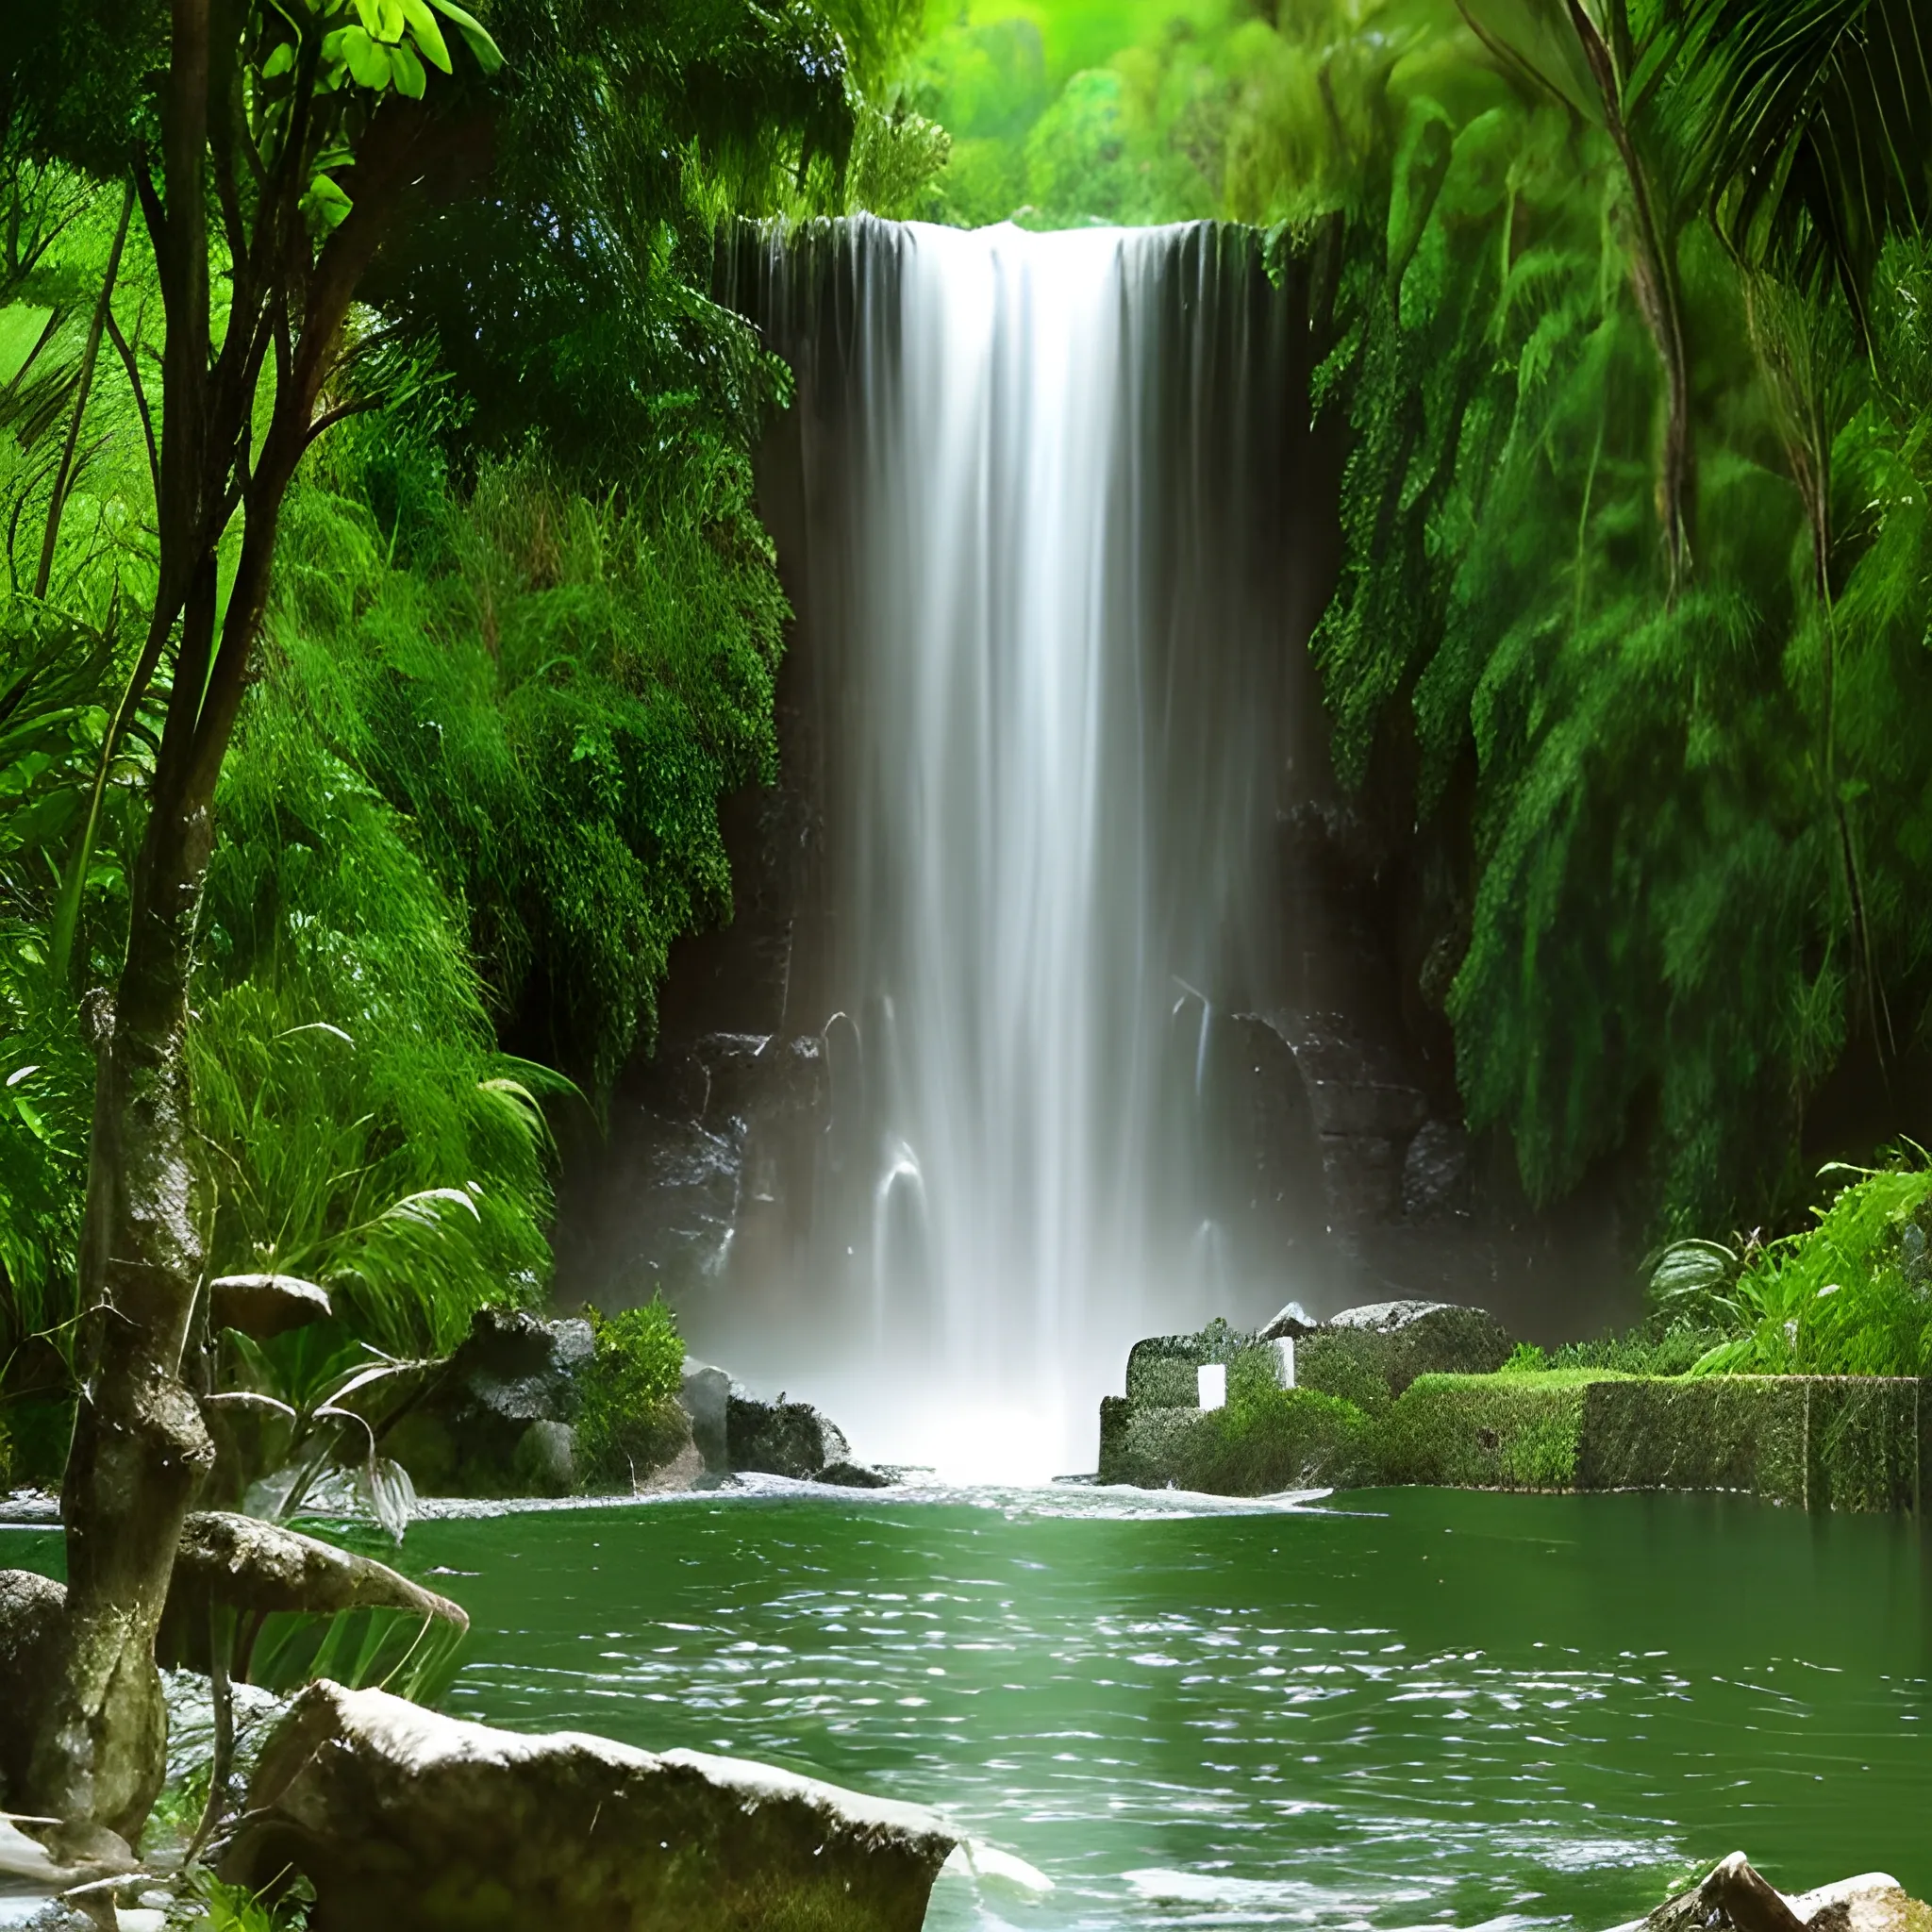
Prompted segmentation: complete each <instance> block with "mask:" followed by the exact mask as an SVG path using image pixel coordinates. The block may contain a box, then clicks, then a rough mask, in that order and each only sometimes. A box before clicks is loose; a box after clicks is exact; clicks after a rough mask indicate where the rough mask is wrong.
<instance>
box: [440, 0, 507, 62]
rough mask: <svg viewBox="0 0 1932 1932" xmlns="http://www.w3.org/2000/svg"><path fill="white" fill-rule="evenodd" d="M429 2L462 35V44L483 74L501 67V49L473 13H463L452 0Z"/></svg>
mask: <svg viewBox="0 0 1932 1932" xmlns="http://www.w3.org/2000/svg"><path fill="white" fill-rule="evenodd" d="M429 4H430V5H431V6H432V7H434V8H436V10H437V12H439V13H440V14H441V15H442V17H443V18H444V19H445V20H447V21H450V22H452V23H453V24H454V25H455V27H456V30H457V31H458V33H459V34H461V35H462V37H463V42H464V44H465V45H466V46H467V47H468V48H469V50H470V52H471V53H472V54H473V55H474V56H475V60H476V65H477V66H478V67H480V68H481V69H482V70H483V72H484V73H485V74H494V73H496V72H497V71H498V70H499V69H500V68H501V67H502V65H503V49H502V48H500V47H499V46H498V45H497V44H496V42H494V41H492V40H491V38H490V35H489V32H488V30H487V29H486V28H485V27H484V25H483V23H482V22H481V21H479V20H478V19H477V18H476V17H475V14H472V13H465V12H464V11H463V9H462V8H460V7H458V6H456V5H455V4H454V0H429Z"/></svg>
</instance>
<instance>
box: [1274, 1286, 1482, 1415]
mask: <svg viewBox="0 0 1932 1932" xmlns="http://www.w3.org/2000/svg"><path fill="white" fill-rule="evenodd" d="M1514 1347H1515V1343H1514V1341H1512V1340H1511V1339H1510V1337H1509V1335H1508V1333H1507V1331H1506V1330H1505V1328H1504V1326H1503V1324H1501V1323H1500V1322H1499V1321H1497V1320H1496V1318H1495V1317H1494V1316H1493V1315H1491V1313H1489V1312H1488V1310H1487V1309H1484V1308H1465V1307H1460V1306H1458V1305H1457V1303H1454V1302H1424V1301H1405V1302H1372V1303H1370V1304H1369V1305H1368V1306H1366V1307H1359V1308H1346V1309H1344V1310H1343V1311H1342V1312H1341V1314H1339V1315H1336V1316H1333V1317H1331V1318H1330V1319H1329V1320H1328V1321H1327V1322H1325V1323H1324V1324H1322V1325H1321V1326H1320V1327H1319V1328H1317V1329H1315V1330H1313V1331H1312V1332H1311V1333H1309V1334H1307V1335H1306V1336H1304V1337H1302V1338H1301V1339H1300V1340H1299V1341H1297V1343H1296V1345H1295V1379H1296V1380H1297V1381H1298V1382H1299V1383H1300V1384H1301V1385H1302V1387H1303V1388H1305V1389H1317V1390H1320V1391H1323V1393H1324V1394H1328V1395H1340V1396H1343V1397H1345V1398H1347V1400H1349V1401H1351V1402H1354V1403H1357V1405H1359V1406H1360V1407H1364V1408H1369V1409H1374V1408H1379V1407H1386V1406H1387V1405H1388V1404H1389V1403H1390V1402H1391V1401H1392V1400H1393V1399H1394V1398H1395V1397H1396V1396H1398V1395H1400V1394H1401V1393H1402V1391H1404V1390H1405V1389H1407V1387H1408V1385H1409V1384H1410V1383H1411V1382H1413V1381H1414V1380H1415V1378H1416V1377H1417V1376H1418V1375H1429V1374H1452V1375H1486V1374H1491V1373H1492V1372H1493V1371H1495V1370H1497V1369H1500V1368H1501V1367H1502V1366H1503V1364H1504V1363H1505V1362H1506V1361H1507V1360H1508V1359H1509V1356H1510V1353H1511V1351H1512V1350H1513V1349H1514Z"/></svg>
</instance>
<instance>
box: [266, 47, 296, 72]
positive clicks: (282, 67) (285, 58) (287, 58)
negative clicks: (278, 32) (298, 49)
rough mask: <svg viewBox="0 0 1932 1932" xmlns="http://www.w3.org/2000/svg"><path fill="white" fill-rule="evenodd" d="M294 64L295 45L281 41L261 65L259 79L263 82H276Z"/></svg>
mask: <svg viewBox="0 0 1932 1932" xmlns="http://www.w3.org/2000/svg"><path fill="white" fill-rule="evenodd" d="M294 64H295V43H294V42H292V41H281V42H277V43H276V45H275V51H274V52H273V53H272V54H270V56H269V57H268V58H267V59H266V60H264V61H263V62H262V63H261V77H262V79H264V80H277V79H279V78H280V77H281V76H282V75H285V74H286V73H288V71H289V70H290V68H291V67H292V66H294Z"/></svg>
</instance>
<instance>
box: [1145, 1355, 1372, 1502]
mask: <svg viewBox="0 0 1932 1932" xmlns="http://www.w3.org/2000/svg"><path fill="white" fill-rule="evenodd" d="M1374 1459H1375V1458H1374V1442H1373V1425H1372V1424H1371V1423H1370V1421H1369V1418H1368V1417H1367V1416H1366V1415H1364V1414H1363V1413H1362V1411H1361V1410H1360V1409H1359V1408H1357V1407H1356V1405H1355V1404H1354V1403H1352V1402H1345V1401H1343V1400H1342V1399H1341V1397H1339V1396H1334V1395H1324V1394H1322V1393H1321V1392H1320V1391H1317V1390H1314V1389H1282V1388H1278V1387H1275V1386H1274V1385H1273V1384H1269V1385H1267V1386H1263V1385H1261V1384H1260V1383H1259V1381H1258V1378H1257V1380H1256V1381H1255V1382H1254V1383H1251V1384H1250V1385H1249V1386H1247V1387H1239V1386H1238V1387H1236V1388H1235V1389H1233V1390H1231V1391H1229V1399H1228V1403H1227V1407H1225V1408H1221V1409H1214V1410H1211V1411H1209V1413H1208V1415H1206V1416H1204V1417H1203V1418H1202V1420H1201V1424H1200V1425H1199V1427H1198V1428H1197V1429H1195V1430H1193V1431H1192V1432H1191V1436H1190V1440H1189V1441H1187V1443H1186V1445H1185V1455H1184V1457H1183V1471H1184V1480H1185V1481H1186V1483H1187V1486H1188V1488H1190V1489H1192V1490H1204V1491H1208V1492H1209V1493H1210V1494H1214V1495H1221V1496H1263V1495H1270V1494H1273V1493H1274V1491H1278V1490H1300V1489H1309V1488H1314V1487H1317V1486H1322V1487H1327V1486H1347V1485H1355V1484H1362V1483H1369V1482H1373V1481H1374V1479H1375V1469H1374Z"/></svg>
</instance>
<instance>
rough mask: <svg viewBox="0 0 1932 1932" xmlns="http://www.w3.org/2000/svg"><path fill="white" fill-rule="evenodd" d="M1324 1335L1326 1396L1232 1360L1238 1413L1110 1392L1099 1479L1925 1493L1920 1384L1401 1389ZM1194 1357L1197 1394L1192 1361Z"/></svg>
mask: <svg viewBox="0 0 1932 1932" xmlns="http://www.w3.org/2000/svg"><path fill="white" fill-rule="evenodd" d="M1316 1339H1317V1338H1308V1339H1307V1341H1304V1342H1303V1343H1302V1345H1301V1348H1300V1349H1299V1350H1298V1351H1297V1354H1298V1361H1297V1367H1298V1369H1299V1368H1300V1367H1302V1365H1303V1364H1304V1363H1305V1362H1307V1361H1308V1360H1309V1358H1310V1357H1313V1364H1314V1365H1315V1366H1317V1368H1318V1372H1319V1373H1321V1374H1323V1375H1324V1380H1325V1381H1326V1382H1327V1384H1328V1386H1327V1388H1326V1389H1323V1390H1316V1389H1311V1388H1308V1387H1307V1386H1302V1387H1298V1388H1296V1389H1292V1390H1283V1389H1279V1388H1274V1387H1268V1386H1264V1385H1263V1384H1261V1383H1260V1382H1259V1381H1258V1380H1256V1379H1252V1378H1250V1377H1248V1376H1246V1375H1244V1374H1242V1373H1241V1370H1240V1369H1231V1370H1230V1376H1229V1379H1230V1401H1229V1404H1228V1406H1227V1407H1225V1408H1224V1409H1219V1410H1214V1411H1211V1412H1208V1413H1206V1414H1204V1413H1203V1412H1202V1411H1201V1410H1200V1409H1198V1408H1196V1407H1193V1406H1192V1404H1191V1402H1175V1401H1173V1400H1168V1401H1165V1402H1160V1403H1154V1402H1148V1401H1144V1400H1137V1399H1135V1397H1134V1396H1132V1395H1131V1394H1130V1395H1129V1396H1128V1397H1127V1398H1125V1399H1123V1398H1121V1397H1118V1396H1115V1397H1110V1398H1108V1402H1107V1403H1106V1404H1105V1405H1103V1411H1102V1428H1101V1457H1100V1477H1101V1480H1102V1481H1103V1482H1116V1483H1131V1484H1136V1485H1139V1486H1141V1487H1144V1488H1167V1487H1175V1488H1181V1489H1191V1490H1202V1491H1210V1492H1213V1493H1218V1494H1224V1495H1260V1494H1267V1493H1271V1492H1273V1491H1279V1490H1288V1489H1295V1488H1301V1487H1306V1486H1309V1485H1317V1484H1319V1485H1323V1486H1332V1487H1337V1488H1343V1487H1357V1486H1362V1485H1368V1484H1376V1483H1430V1484H1441V1485H1444V1486H1448V1487H1457V1488H1473V1489H1520V1490H1626V1489H1653V1490H1735V1491H1745V1492H1747V1493H1750V1494H1755V1495H1758V1496H1762V1497H1764V1498H1765V1499H1766V1500H1768V1501H1771V1502H1775V1503H1784V1504H1789V1505H1790V1506H1792V1507H1798V1508H1810V1509H1842V1510H1858V1511H1877V1510H1901V1511H1917V1510H1919V1509H1921V1508H1923V1507H1925V1506H1926V1504H1927V1503H1928V1502H1932V1385H1928V1384H1927V1383H1924V1382H1921V1381H1917V1380H1910V1379H1906V1378H1890V1377H1879V1376H1825V1375H1809V1376H1799V1375H1775V1376H1774V1375H1703V1376H1640V1375H1627V1374H1617V1373H1615V1372H1612V1371H1605V1370H1580V1369H1571V1370H1554V1371H1548V1372H1544V1373H1541V1374H1420V1375H1418V1376H1417V1377H1416V1378H1415V1379H1414V1380H1413V1381H1412V1382H1411V1383H1409V1384H1408V1386H1407V1388H1406V1389H1404V1390H1403V1391H1402V1392H1401V1393H1400V1394H1399V1395H1392V1396H1391V1393H1390V1391H1389V1389H1388V1384H1387V1381H1386V1379H1384V1378H1383V1377H1382V1376H1380V1375H1379V1374H1374V1373H1372V1371H1373V1368H1374V1364H1373V1362H1372V1361H1371V1360H1370V1358H1369V1357H1368V1356H1367V1355H1365V1354H1364V1352H1363V1351H1361V1350H1359V1349H1357V1348H1356V1347H1354V1346H1353V1345H1352V1341H1353V1338H1351V1339H1350V1342H1349V1343H1347V1344H1344V1345H1343V1346H1341V1347H1340V1348H1336V1349H1328V1348H1326V1347H1324V1349H1322V1350H1320V1351H1316V1350H1314V1349H1312V1348H1311V1347H1310V1345H1309V1344H1310V1342H1311V1341H1314V1340H1316ZM1332 1339H1333V1338H1332V1336H1329V1335H1324V1336H1323V1337H1321V1338H1319V1340H1321V1341H1323V1342H1324V1344H1325V1343H1326V1342H1328V1341H1331V1340H1332ZM1181 1359H1182V1358H1181V1357H1180V1356H1179V1355H1178V1353H1169V1354H1168V1355H1165V1356H1156V1357H1150V1358H1149V1360H1150V1361H1154V1362H1160V1361H1167V1362H1175V1363H1178V1362H1180V1361H1181ZM1185 1366H1186V1371H1187V1375H1188V1379H1189V1383H1190V1389H1189V1393H1190V1394H1191V1392H1192V1391H1191V1380H1192V1371H1193V1367H1194V1364H1193V1363H1192V1362H1187V1363H1186V1365H1185ZM1163 1373H1164V1372H1163V1371H1158V1370H1157V1371H1156V1372H1155V1373H1143V1374H1141V1377H1140V1378H1139V1386H1141V1387H1142V1388H1152V1389H1154V1390H1155V1391H1158V1392H1159V1393H1161V1394H1171V1393H1172V1391H1169V1389H1168V1388H1167V1384H1166V1382H1165V1381H1164V1380H1163V1379H1162V1378H1161V1377H1162V1374H1163ZM1351 1378H1352V1379H1351ZM1350 1390H1352V1391H1356V1392H1355V1394H1354V1395H1353V1397H1351V1395H1350V1394H1348V1393H1345V1392H1344V1391H1350Z"/></svg>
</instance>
